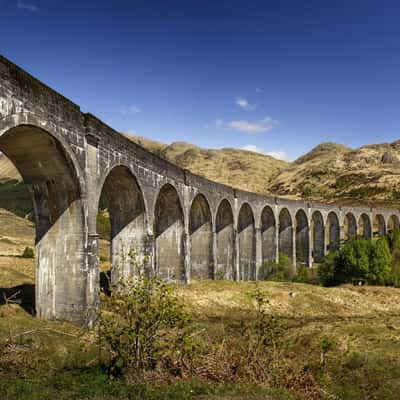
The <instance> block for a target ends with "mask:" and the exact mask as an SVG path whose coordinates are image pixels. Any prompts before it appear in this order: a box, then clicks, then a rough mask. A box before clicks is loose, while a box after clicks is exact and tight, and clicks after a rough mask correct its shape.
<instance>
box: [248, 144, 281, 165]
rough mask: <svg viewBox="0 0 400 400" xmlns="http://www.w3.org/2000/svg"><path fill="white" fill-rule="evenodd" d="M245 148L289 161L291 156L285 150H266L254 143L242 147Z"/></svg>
mask: <svg viewBox="0 0 400 400" xmlns="http://www.w3.org/2000/svg"><path fill="white" fill-rule="evenodd" d="M242 149H243V150H247V151H252V152H253V153H260V154H264V155H267V156H271V157H274V158H276V159H278V160H283V161H289V157H288V155H287V153H286V152H285V151H281V150H275V151H265V150H264V149H262V148H261V147H258V146H256V145H254V144H247V145H246V146H243V147H242Z"/></svg>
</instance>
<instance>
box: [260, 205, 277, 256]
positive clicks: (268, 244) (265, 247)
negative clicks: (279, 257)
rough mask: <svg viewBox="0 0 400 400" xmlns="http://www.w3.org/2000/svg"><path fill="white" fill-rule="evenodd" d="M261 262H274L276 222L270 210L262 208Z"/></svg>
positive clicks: (269, 208)
mask: <svg viewBox="0 0 400 400" xmlns="http://www.w3.org/2000/svg"><path fill="white" fill-rule="evenodd" d="M261 241H262V262H263V263H266V262H269V261H275V260H276V221H275V216H274V213H273V211H272V208H271V207H269V206H267V207H264V209H263V212H262V214H261Z"/></svg>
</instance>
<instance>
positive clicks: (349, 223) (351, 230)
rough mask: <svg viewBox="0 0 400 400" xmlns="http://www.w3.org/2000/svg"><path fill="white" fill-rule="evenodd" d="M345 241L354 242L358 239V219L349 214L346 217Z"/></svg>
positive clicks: (344, 224)
mask: <svg viewBox="0 0 400 400" xmlns="http://www.w3.org/2000/svg"><path fill="white" fill-rule="evenodd" d="M343 226H344V240H353V239H355V238H356V237H357V221H356V217H355V216H354V215H353V214H352V213H350V212H348V213H347V214H346V216H345V217H344V223H343Z"/></svg>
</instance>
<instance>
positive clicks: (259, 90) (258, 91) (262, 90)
mask: <svg viewBox="0 0 400 400" xmlns="http://www.w3.org/2000/svg"><path fill="white" fill-rule="evenodd" d="M256 93H264V89H261V88H259V87H257V88H256Z"/></svg>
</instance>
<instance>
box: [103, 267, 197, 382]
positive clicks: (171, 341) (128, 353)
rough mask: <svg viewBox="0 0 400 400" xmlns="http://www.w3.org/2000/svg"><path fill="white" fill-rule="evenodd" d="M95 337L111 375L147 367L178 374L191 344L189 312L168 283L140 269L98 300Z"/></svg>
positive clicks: (139, 374) (134, 372)
mask: <svg viewBox="0 0 400 400" xmlns="http://www.w3.org/2000/svg"><path fill="white" fill-rule="evenodd" d="M98 339H99V343H100V346H101V349H102V351H103V352H105V354H106V366H107V369H108V371H109V373H110V375H111V376H113V377H115V376H119V375H123V374H126V373H132V376H133V377H135V379H141V377H142V376H143V374H144V373H145V372H146V371H150V370H155V369H158V370H166V371H167V372H170V373H173V374H174V375H176V374H179V369H180V368H181V367H182V365H183V362H184V360H185V358H186V357H189V356H190V354H191V353H192V352H193V351H194V350H195V348H196V342H195V341H194V339H192V336H191V318H190V316H189V314H188V313H187V312H186V311H185V309H184V307H183V305H182V303H181V302H180V301H179V299H178V298H177V297H176V295H175V294H174V292H173V289H172V287H170V286H168V285H167V284H165V283H163V282H161V281H160V280H158V279H156V278H153V277H152V278H147V277H146V276H145V274H139V275H138V276H137V277H136V278H135V279H134V280H132V281H121V282H119V283H118V284H117V285H116V286H113V287H112V288H111V296H109V297H106V298H105V299H104V301H103V302H102V310H101V312H100V315H99V325H98Z"/></svg>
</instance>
